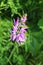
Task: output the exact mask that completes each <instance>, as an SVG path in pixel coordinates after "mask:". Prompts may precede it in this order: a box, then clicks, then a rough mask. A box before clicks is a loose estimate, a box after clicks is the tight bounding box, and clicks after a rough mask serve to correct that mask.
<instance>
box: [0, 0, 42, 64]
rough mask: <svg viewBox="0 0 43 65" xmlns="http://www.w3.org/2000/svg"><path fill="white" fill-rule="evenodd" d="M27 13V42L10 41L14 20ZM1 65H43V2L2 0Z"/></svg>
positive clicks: (0, 12) (38, 0)
mask: <svg viewBox="0 0 43 65" xmlns="http://www.w3.org/2000/svg"><path fill="white" fill-rule="evenodd" d="M24 13H27V15H28V16H27V22H26V24H27V26H28V30H27V37H28V38H27V40H26V42H25V44H24V45H22V46H19V45H18V44H17V43H16V42H12V41H9V38H10V30H11V28H12V26H13V19H14V18H17V17H18V16H19V17H21V16H22V15H23V14H24ZM0 65H43V0H0Z"/></svg>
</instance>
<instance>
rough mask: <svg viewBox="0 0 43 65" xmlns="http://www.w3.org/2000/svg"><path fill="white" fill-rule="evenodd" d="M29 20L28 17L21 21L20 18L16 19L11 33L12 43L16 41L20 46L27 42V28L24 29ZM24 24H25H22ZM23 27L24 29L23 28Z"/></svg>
mask: <svg viewBox="0 0 43 65" xmlns="http://www.w3.org/2000/svg"><path fill="white" fill-rule="evenodd" d="M26 20H27V16H26V15H24V16H23V17H22V18H21V20H19V18H17V20H15V19H14V25H13V29H12V30H11V31H10V32H11V37H10V39H11V40H12V41H16V42H17V43H19V44H22V43H23V42H24V41H25V40H26V35H25V32H27V31H26V28H25V27H24V25H25V23H24V22H26ZM21 23H23V24H21ZM21 26H22V27H21Z"/></svg>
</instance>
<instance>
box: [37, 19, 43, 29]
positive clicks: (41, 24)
mask: <svg viewBox="0 0 43 65" xmlns="http://www.w3.org/2000/svg"><path fill="white" fill-rule="evenodd" d="M38 25H39V27H40V28H41V29H43V19H40V20H39V22H38Z"/></svg>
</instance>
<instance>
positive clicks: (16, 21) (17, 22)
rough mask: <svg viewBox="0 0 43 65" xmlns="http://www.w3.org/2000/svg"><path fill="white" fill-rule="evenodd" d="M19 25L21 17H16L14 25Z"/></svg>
mask: <svg viewBox="0 0 43 65" xmlns="http://www.w3.org/2000/svg"><path fill="white" fill-rule="evenodd" d="M18 25H19V18H17V20H15V19H14V26H18Z"/></svg>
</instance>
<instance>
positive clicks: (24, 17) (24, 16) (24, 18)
mask: <svg viewBox="0 0 43 65" xmlns="http://www.w3.org/2000/svg"><path fill="white" fill-rule="evenodd" d="M26 20H27V14H25V15H23V17H22V18H21V21H22V22H26Z"/></svg>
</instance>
